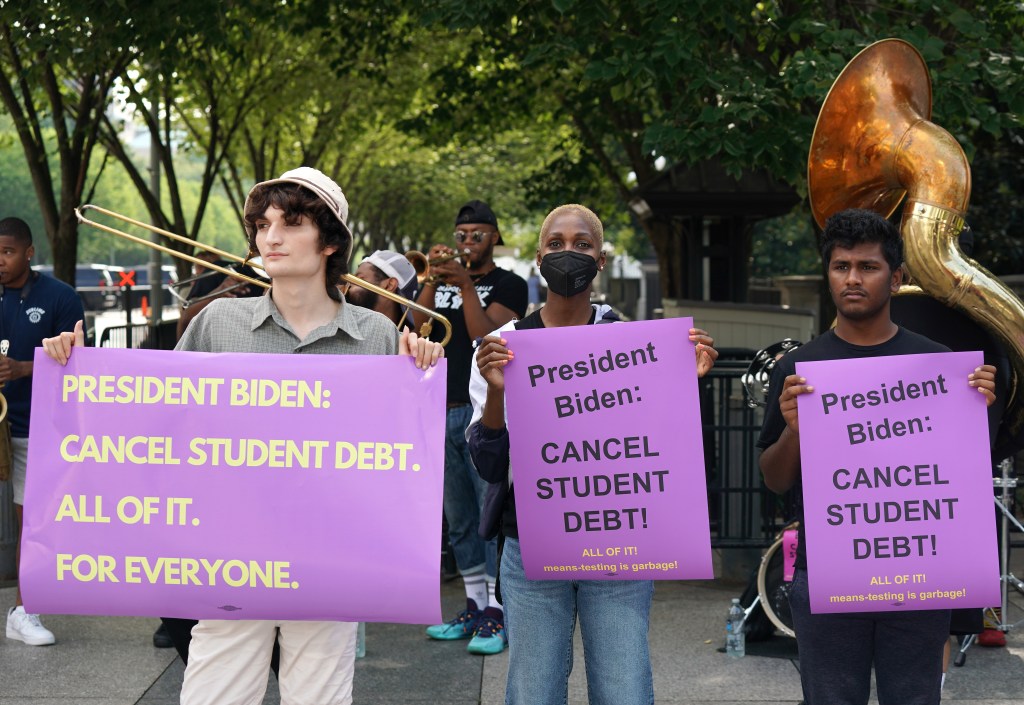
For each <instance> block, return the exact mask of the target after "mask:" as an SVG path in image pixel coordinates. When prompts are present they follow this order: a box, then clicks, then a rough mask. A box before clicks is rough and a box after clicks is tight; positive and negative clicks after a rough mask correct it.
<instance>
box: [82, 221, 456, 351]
mask: <svg viewBox="0 0 1024 705" xmlns="http://www.w3.org/2000/svg"><path fill="white" fill-rule="evenodd" d="M90 210H91V211H96V212H97V213H101V214H103V215H105V216H107V217H109V218H113V219H115V220H120V221H122V222H124V223H128V224H129V225H134V226H136V227H139V228H143V229H144V230H149V231H150V232H154V233H157V234H159V235H163V236H164V237H167V238H170V239H171V240H176V241H178V242H181V243H184V244H186V245H189V246H192V247H197V248H199V249H201V250H205V251H207V252H212V253H213V254H215V255H217V256H218V257H220V258H221V259H226V260H230V261H232V262H237V263H239V264H245V265H248V266H250V267H253V268H258V269H263V267H262V265H260V264H257V263H256V262H252V261H249V260H248V259H247V258H245V257H239V256H238V255H235V254H232V253H230V252H225V251H224V250H221V249H220V248H217V247H214V246H213V245H207V244H205V243H201V242H196V241H195V240H192V239H190V238H187V237H185V236H183V235H178V234H177V233H172V232H170V231H168V230H164V229H163V228H158V227H156V226H155V225H150V224H149V223H143V222H142V221H140V220H135V219H134V218H129V217H128V216H126V215H122V214H121V213H115V212H114V211H111V210H107V209H106V208H102V207H100V206H94V205H92V204H86V205H83V206H81V207H80V208H76V209H75V216H76V217H77V218H78V222H79V223H82V224H83V225H89V226H92V227H94V228H97V229H98V230H103V231H104V232H108V233H110V234H111V235H116V236H118V237H121V238H124V239H126V240H130V241H131V242H135V243H138V244H140V245H144V246H146V247H149V248H152V249H155V250H159V251H160V252H163V253H165V254H168V255H170V256H171V257H177V258H178V259H183V260H186V261H188V262H192V263H193V264H198V265H200V266H202V267H206V268H207V269H212V270H213V271H215V272H220V273H221V274H223V275H225V276H228V277H231V278H233V279H237V280H239V281H243V282H245V283H246V284H252V285H253V286H258V287H261V288H263V289H269V288H270V286H271V284H270V282H266V281H263V280H262V279H255V278H253V277H249V276H246V275H245V274H241V273H239V272H236V271H234V270H233V269H229V268H227V267H221V266H220V265H218V264H214V263H212V262H208V261H207V260H204V259H200V258H198V257H193V256H192V255H188V254H185V253H184V252H178V251H177V250H174V249H171V248H170V247H167V246H165V245H161V244H159V243H156V242H150V241H149V240H147V239H146V238H144V237H139V236H137V235H131V234H130V233H126V232H123V231H121V230H118V229H116V228H112V227H110V226H109V225H104V224H103V223H97V222H96V221H94V220H89V219H88V218H86V217H85V216H84V215H82V213H84V212H85V211H90ZM341 278H342V280H343V281H345V282H348V283H349V284H352V285H354V286H360V287H362V288H364V289H367V290H369V291H372V292H373V293H375V294H377V295H378V296H383V297H384V298H386V299H390V300H391V301H394V302H395V303H398V304H400V305H402V306H406V307H407V308H409V309H412V310H413V311H416V312H417V313H420V314H423V315H424V316H426V317H427V318H426V320H425V321H424V322H423V324H422V325H421V326H420V332H419V334H420V335H421V336H423V337H426V336H428V335H430V330H431V328H432V327H433V322H434V320H437V321H438V322H439V323H440V324H441V325H442V326H444V339H442V340H441V345H447V344H448V341H449V340H451V338H452V324H451V322H450V321H449V320H448V319H447V318H445V317H444V316H442V315H441V314H439V313H437V312H436V311H431V310H430V309H429V308H426V307H424V306H420V305H419V304H418V303H416V302H415V301H410V300H409V299H406V298H405V297H402V296H398V295H397V294H394V293H392V292H390V291H388V290H387V289H382V288H381V287H379V286H377V285H376V284H371V283H370V282H368V281H365V280H363V279H360V278H359V277H357V276H354V275H352V274H343V275H342V276H341Z"/></svg>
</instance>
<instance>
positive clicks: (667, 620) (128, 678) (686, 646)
mask: <svg viewBox="0 0 1024 705" xmlns="http://www.w3.org/2000/svg"><path fill="white" fill-rule="evenodd" d="M1013 568H1014V572H1015V574H1016V575H1017V576H1022V575H1024V550H1018V551H1017V552H1016V555H1015V557H1014V561H1013ZM742 587H743V586H742V585H738V584H736V583H727V582H724V581H720V580H716V581H709V582H662V583H658V586H657V590H656V593H655V597H654V606H653V608H652V613H651V631H650V642H651V653H652V662H653V667H654V687H655V695H656V700H657V702H658V703H663V704H664V705H690V704H696V703H713V704H714V705H732V704H736V703H786V704H788V705H793V704H795V703H797V702H799V701H800V699H801V696H800V682H799V672H798V668H799V663H798V660H797V654H796V646H795V642H794V641H793V640H790V639H787V638H785V637H781V636H776V637H774V638H773V639H772V640H770V641H768V642H763V643H759V644H750V645H748V651H747V657H746V658H743V659H740V660H733V659H730V658H728V657H727V656H726V655H725V654H724V653H720V652H719V651H718V649H719V648H720V647H721V646H722V643H723V640H724V620H725V614H726V611H727V609H728V605H729V600H730V598H732V597H735V596H738V595H739V593H740V592H741V591H742ZM1011 594H1012V598H1011V599H1012V605H1013V606H1012V607H1011V609H1010V613H1009V615H1008V620H1009V621H1019V620H1024V595H1021V594H1020V593H1011ZM442 599H443V602H444V605H443V607H444V613H445V614H446V615H449V614H454V613H455V612H457V611H458V610H459V609H461V606H462V605H463V604H464V602H463V600H464V597H463V595H462V590H461V587H460V585H459V584H458V581H455V582H452V583H448V584H446V585H445V586H444V588H443V590H442ZM13 603H14V589H13V588H11V587H8V588H4V589H0V605H3V606H5V607H7V606H10V605H12V604H13ZM44 623H45V624H46V626H47V627H49V628H50V629H51V630H52V631H53V632H54V634H56V636H57V644H56V645H55V646H50V647H27V646H25V645H23V644H21V643H20V642H16V641H12V640H9V639H5V638H3V637H0V705H67V704H69V703H76V704H81V705H171V703H177V702H178V693H179V689H180V687H181V678H182V673H183V668H182V665H181V662H180V661H179V659H178V658H177V655H176V654H175V652H174V651H173V649H163V650H161V649H155V648H153V646H152V634H153V630H154V629H155V628H156V626H157V620H155V619H142V618H125V617H118V618H102V617H76V616H61V615H54V616H47V617H46V618H45V620H44ZM366 632H367V638H366V643H367V647H366V648H367V653H366V657H365V658H363V659H359V660H358V661H357V663H356V676H355V697H354V699H355V703H356V705H383V704H385V703H386V704H387V705H402V704H403V703H444V704H450V705H464V704H465V705H468V704H470V703H478V704H481V705H500V704H501V703H503V702H504V697H503V696H504V681H505V674H506V670H507V667H508V658H507V653H506V654H502V655H500V656H489V657H481V656H471V655H469V654H467V653H466V651H465V647H466V642H464V641H462V642H436V641H431V640H429V639H427V638H426V637H425V636H424V633H423V628H422V627H419V626H409V625H394V624H370V625H367V629H366ZM576 652H577V653H576V659H575V663H576V668H575V670H574V672H573V675H572V678H571V680H570V693H569V695H570V697H569V701H570V703H572V705H577V704H579V705H582V704H584V703H586V679H585V677H584V674H583V654H582V646H581V643H580V640H579V634H578V633H577V643H576ZM1022 694H1024V621H1022V622H1021V624H1020V626H1018V627H1017V628H1016V629H1015V630H1013V631H1011V632H1010V634H1009V635H1008V646H1007V648H1004V649H985V648H980V647H973V648H972V649H971V650H970V651H969V652H968V656H967V662H966V664H965V665H964V666H963V667H962V668H954V667H952V666H951V667H950V675H949V676H948V679H947V684H946V690H945V694H944V699H945V700H946V701H948V702H956V703H958V704H960V705H982V704H985V705H1010V703H1013V704H1014V705H1016V704H1017V703H1020V702H1021V699H1022ZM279 701H280V700H279V696H278V694H277V688H276V683H275V682H274V678H273V677H272V676H271V677H270V679H269V688H268V691H267V696H266V698H265V700H264V703H265V704H266V705H276V704H277V703H279Z"/></svg>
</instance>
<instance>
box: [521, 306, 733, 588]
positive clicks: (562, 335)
mask: <svg viewBox="0 0 1024 705" xmlns="http://www.w3.org/2000/svg"><path fill="white" fill-rule="evenodd" d="M691 325H692V321H691V319H689V318H675V319H668V320H663V321H649V322H642V323H628V324H626V323H619V324H614V325H598V326H577V327H572V328H554V329H543V330H524V331H508V332H507V333H505V336H506V339H507V340H508V343H509V348H510V349H511V350H512V351H513V352H514V353H515V359H514V360H513V361H512V362H510V363H509V365H508V366H507V367H506V368H505V395H506V399H507V403H508V429H509V438H510V443H511V448H510V453H511V460H510V467H511V473H512V478H513V482H514V486H515V492H516V518H517V521H518V525H519V539H520V542H521V548H522V554H523V564H524V567H525V569H526V576H527V577H528V578H530V579H533V580H578V579H586V580H635V579H659V580H676V579H689V578H712V577H714V575H713V570H712V567H711V539H710V533H709V527H708V507H707V484H706V481H705V478H704V446H703V441H702V438H701V420H700V409H699V405H698V398H697V371H696V362H695V355H694V346H693V343H691V342H690V341H689V339H688V335H689V328H690V326H691Z"/></svg>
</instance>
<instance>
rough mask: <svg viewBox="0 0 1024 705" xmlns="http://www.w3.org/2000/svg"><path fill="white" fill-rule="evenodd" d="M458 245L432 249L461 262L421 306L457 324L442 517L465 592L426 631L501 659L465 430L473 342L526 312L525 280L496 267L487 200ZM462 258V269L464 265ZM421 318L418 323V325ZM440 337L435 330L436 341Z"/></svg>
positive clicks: (434, 282) (462, 228) (441, 270)
mask: <svg viewBox="0 0 1024 705" xmlns="http://www.w3.org/2000/svg"><path fill="white" fill-rule="evenodd" d="M453 239H454V240H455V243H454V244H455V247H457V248H458V249H457V250H455V249H452V248H451V247H447V246H445V245H434V247H432V248H431V249H430V252H429V253H428V255H427V256H428V258H429V259H431V260H435V259H437V258H440V257H444V256H446V255H451V254H455V253H456V252H458V254H459V255H461V257H460V258H459V259H452V260H449V261H447V262H441V263H439V264H437V265H436V266H431V270H430V274H431V276H430V277H429V278H428V279H427V281H426V282H425V284H424V287H423V291H421V292H420V296H419V300H418V301H417V303H419V304H420V305H421V306H425V307H427V308H431V309H434V310H435V311H437V312H438V313H440V314H442V315H444V316H446V317H447V318H448V320H449V321H451V323H452V339H451V341H450V342H449V343H448V347H447V348H446V350H445V354H446V355H447V356H448V420H447V424H446V426H445V448H444V514H445V518H446V519H447V520H448V537H449V540H450V541H451V545H452V552H453V553H454V554H455V563H456V565H457V566H458V568H459V573H461V574H462V579H463V581H464V582H465V587H466V609H465V610H463V611H462V612H460V613H459V614H458V615H457V616H456V617H455V618H454V619H452V620H451V621H450V622H448V623H446V624H436V625H433V626H431V627H428V628H427V635H428V636H429V637H431V638H432V639H442V640H450V639H470V638H471V641H470V642H469V645H468V646H467V650H468V651H469V652H470V653H476V654H497V653H501V652H502V651H504V650H505V645H506V644H507V643H508V641H507V639H506V637H505V629H504V613H503V611H502V609H501V605H500V604H498V601H497V600H496V599H495V596H494V581H495V578H496V576H497V543H496V541H495V540H494V539H491V540H490V541H484V540H483V539H481V538H480V536H479V534H478V529H479V526H480V513H481V509H482V508H483V504H484V496H485V494H486V492H487V483H486V482H484V481H483V480H482V479H481V478H480V476H479V474H477V472H476V469H475V468H474V467H473V460H472V459H471V458H470V456H469V446H468V445H467V443H466V427H467V426H469V420H470V418H471V417H472V415H473V408H472V406H470V402H469V373H470V370H471V369H472V367H471V366H472V364H473V342H472V341H473V340H475V339H477V338H482V337H483V336H485V335H487V334H488V333H490V332H491V331H492V330H496V329H497V328H500V327H501V326H503V325H504V324H506V323H508V322H509V321H511V320H512V319H513V318H522V317H523V316H524V315H526V304H527V292H526V282H525V281H523V279H522V278H521V277H518V276H516V275H515V274H513V273H512V272H509V271H507V270H504V269H501V268H500V267H498V266H496V265H495V264H494V247H495V245H500V244H502V241H501V233H500V232H499V231H498V218H497V216H495V215H494V211H492V210H491V208H490V206H488V205H487V204H486V203H484V202H483V201H470V202H469V203H467V204H466V205H464V206H462V208H460V209H459V212H458V215H457V216H456V218H455V233H454V234H453ZM460 259H461V260H464V261H465V265H463V263H462V262H461V261H459V260H460ZM418 322H419V321H417V323H418ZM439 335H441V332H440V331H438V330H437V328H436V326H435V330H434V334H433V337H435V338H437V336H439Z"/></svg>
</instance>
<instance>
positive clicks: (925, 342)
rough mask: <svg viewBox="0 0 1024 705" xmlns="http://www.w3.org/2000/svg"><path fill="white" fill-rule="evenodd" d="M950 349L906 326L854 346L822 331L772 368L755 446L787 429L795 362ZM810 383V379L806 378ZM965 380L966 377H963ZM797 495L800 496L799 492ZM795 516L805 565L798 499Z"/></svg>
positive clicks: (799, 563) (799, 557) (799, 556)
mask: <svg viewBox="0 0 1024 705" xmlns="http://www.w3.org/2000/svg"><path fill="white" fill-rule="evenodd" d="M949 351H950V350H949V348H947V347H946V346H944V345H940V344H939V343H936V342H935V341H933V340H930V339H929V338H925V337H924V336H923V335H918V334H917V333H913V332H911V331H909V330H907V329H906V328H903V327H900V328H898V329H897V331H896V335H894V336H893V337H891V338H890V339H889V340H887V341H885V342H884V343H881V344H880V345H868V346H864V345H853V344H852V343H848V342H846V341H845V340H843V339H842V338H840V337H839V336H838V335H836V333H835V331H834V330H830V331H828V332H826V333H822V334H821V335H820V336H818V337H817V338H815V339H814V340H812V341H811V342H809V343H807V344H806V345H803V346H801V347H799V348H797V349H796V350H794V351H793V352H791V353H788V354H786V355H785V356H783V357H782V358H781V359H780V360H779V361H778V363H776V365H775V369H774V370H772V378H771V384H770V386H769V387H768V397H767V399H768V405H767V406H766V407H765V413H764V424H763V425H762V426H761V436H760V438H758V440H757V447H758V448H760V449H761V450H764V449H765V448H768V447H769V446H771V445H772V444H774V443H775V442H776V441H777V440H779V437H780V436H781V435H782V432H783V431H784V430H785V428H786V420H785V419H784V418H783V417H782V410H781V409H780V408H779V397H780V396H781V395H782V385H783V383H784V382H785V381H786V377H788V376H789V375H791V374H795V373H796V363H798V362H810V361H816V360H851V359H856V358H863V357H888V356H890V355H917V354H921V353H936V352H949ZM808 382H809V383H811V384H813V380H808ZM964 382H965V383H966V380H964ZM792 491H793V492H797V493H801V494H802V492H803V484H802V482H801V481H800V479H799V478H797V481H796V484H795V485H794V486H793V489H792ZM798 496H800V495H799V494H798ZM797 507H798V510H797V515H796V516H795V517H794V518H795V519H797V520H799V522H800V530H799V532H800V534H799V544H798V545H797V550H796V567H797V568H804V569H806V568H807V554H806V552H805V548H804V547H805V545H806V540H805V538H804V512H803V502H802V501H798V502H797Z"/></svg>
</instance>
